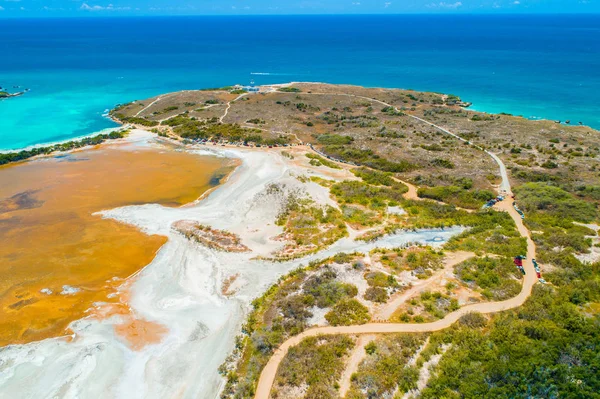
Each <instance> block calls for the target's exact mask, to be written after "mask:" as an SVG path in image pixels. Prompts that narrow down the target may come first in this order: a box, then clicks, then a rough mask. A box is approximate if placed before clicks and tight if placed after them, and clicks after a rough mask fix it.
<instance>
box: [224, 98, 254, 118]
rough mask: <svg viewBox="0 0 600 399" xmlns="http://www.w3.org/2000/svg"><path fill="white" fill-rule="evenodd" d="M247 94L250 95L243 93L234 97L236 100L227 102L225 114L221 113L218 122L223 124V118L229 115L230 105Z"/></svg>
mask: <svg viewBox="0 0 600 399" xmlns="http://www.w3.org/2000/svg"><path fill="white" fill-rule="evenodd" d="M248 94H250V93H243V94H240V95H239V96H237V97H236V98H234V99H233V100H231V101H228V102H227V108H225V112H224V113H223V115H221V117H220V118H219V122H220V123H223V119H225V117H226V116H227V114H228V113H229V108H231V103H232V102H235V101H237V100H239V99H240V98H242V97H244V96H247V95H248Z"/></svg>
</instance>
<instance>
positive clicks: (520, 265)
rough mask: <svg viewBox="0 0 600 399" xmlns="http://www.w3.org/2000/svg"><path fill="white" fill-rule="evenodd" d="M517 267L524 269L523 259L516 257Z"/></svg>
mask: <svg viewBox="0 0 600 399" xmlns="http://www.w3.org/2000/svg"><path fill="white" fill-rule="evenodd" d="M513 262H514V263H515V265H517V266H519V267H523V258H522V257H520V256H517V257H515V259H514V261H513Z"/></svg>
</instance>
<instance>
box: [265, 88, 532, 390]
mask: <svg viewBox="0 0 600 399" xmlns="http://www.w3.org/2000/svg"><path fill="white" fill-rule="evenodd" d="M311 94H327V93H311ZM341 95H346V96H350V97H358V98H364V99H367V100H370V101H375V102H378V103H380V104H383V105H386V106H389V104H386V103H385V102H383V101H379V100H374V99H372V98H368V97H363V96H355V95H348V94H341ZM409 116H411V117H413V118H415V119H417V120H419V121H422V122H424V123H427V124H429V125H431V126H433V127H436V128H438V129H439V130H441V131H442V132H444V133H447V134H449V135H451V136H454V137H456V138H458V139H459V140H461V141H467V140H465V139H463V138H461V137H459V136H457V135H455V134H454V133H452V132H450V131H448V130H446V129H444V128H442V127H440V126H437V125H435V124H433V123H431V122H428V121H425V120H423V119H421V118H419V117H417V116H413V115H409ZM477 148H480V147H477ZM484 151H485V150H484ZM485 153H486V154H488V155H489V156H491V157H492V159H493V160H494V161H495V162H496V163H497V164H498V166H499V168H500V174H501V177H502V183H501V185H500V187H499V190H500V192H501V193H505V194H510V193H511V189H510V182H509V180H508V174H507V172H506V167H505V166H504V163H503V162H502V160H500V158H498V157H497V156H496V155H495V154H492V153H490V152H488V151H485ZM408 187H409V190H410V185H409V186H408ZM413 187H414V186H413ZM494 208H495V209H496V210H499V211H504V212H508V214H509V215H510V216H511V218H512V219H513V220H514V222H515V224H516V226H517V230H518V231H519V233H520V234H521V236H522V237H524V238H526V240H527V259H526V260H524V261H523V267H524V269H525V276H524V278H523V285H522V288H521V292H519V294H518V295H517V296H515V297H513V298H510V299H507V300H505V301H500V302H485V303H476V304H471V305H466V306H464V307H462V308H460V309H458V310H457V311H455V312H452V313H449V314H448V315H446V317H444V318H443V319H440V320H436V321H434V322H431V323H422V324H413V323H368V324H362V325H353V326H338V327H333V326H327V327H315V328H311V329H309V330H306V331H304V332H302V333H301V334H299V335H296V336H294V337H291V338H289V339H288V340H287V341H285V342H284V343H283V344H282V345H281V346H280V347H279V348H278V349H277V350H276V351H275V352H274V353H273V356H271V358H270V359H269V362H268V363H267V365H266V366H265V368H264V369H263V370H262V372H261V374H260V378H259V380H258V385H257V387H256V394H255V396H254V398H255V399H268V398H269V395H270V392H271V388H272V386H273V383H274V381H275V376H276V375H277V369H278V367H279V364H280V363H281V361H282V360H283V358H284V357H285V355H286V354H287V352H288V350H289V348H291V347H293V346H295V345H297V344H299V343H300V342H301V341H302V340H303V339H304V338H307V337H313V336H317V335H335V334H386V333H414V332H433V331H439V330H443V329H445V328H448V327H450V326H451V325H452V324H454V323H455V322H456V321H458V319H460V318H461V317H462V316H464V315H465V314H467V313H470V312H480V313H484V314H489V313H496V312H501V311H504V310H510V309H514V308H516V307H519V306H521V305H523V303H525V301H526V300H527V298H528V297H529V296H530V295H531V291H532V289H533V285H534V284H535V283H536V282H537V278H536V274H535V269H534V267H533V263H532V262H531V259H533V258H535V251H536V248H535V244H534V242H533V240H532V239H531V235H530V233H529V230H528V229H527V228H526V227H525V225H524V224H523V220H522V219H521V216H520V215H519V214H518V213H517V211H516V210H515V209H514V208H513V206H512V199H511V198H510V197H508V198H506V199H504V200H503V201H500V202H498V203H497V204H496V205H495V206H494Z"/></svg>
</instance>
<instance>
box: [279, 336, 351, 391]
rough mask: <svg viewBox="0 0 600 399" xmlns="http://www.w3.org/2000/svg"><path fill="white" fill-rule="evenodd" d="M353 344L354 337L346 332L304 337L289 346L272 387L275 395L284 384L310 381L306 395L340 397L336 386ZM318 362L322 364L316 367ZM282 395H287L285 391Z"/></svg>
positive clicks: (299, 385)
mask: <svg viewBox="0 0 600 399" xmlns="http://www.w3.org/2000/svg"><path fill="white" fill-rule="evenodd" d="M353 347H354V341H353V340H352V339H351V338H349V337H347V336H343V335H341V336H323V337H309V338H306V339H304V340H303V341H302V342H301V343H300V344H299V345H297V346H295V347H293V348H290V350H289V352H288V354H287V356H286V357H285V359H284V360H283V362H282V363H281V366H280V367H279V370H278V372H277V377H276V379H275V386H274V389H273V391H272V395H273V397H278V391H279V390H282V389H281V388H280V387H282V386H286V385H288V386H292V387H302V386H303V385H307V386H308V389H307V390H306V394H305V395H304V396H303V398H304V399H337V398H338V393H337V391H336V390H335V387H336V385H337V381H338V380H339V378H340V377H341V375H342V372H343V371H344V366H345V356H346V355H347V354H348V353H349V352H350V350H351V349H352V348H353ZM316 364H318V365H319V367H314V366H315V365H316ZM282 393H283V392H282ZM282 396H283V397H285V394H283V395H282Z"/></svg>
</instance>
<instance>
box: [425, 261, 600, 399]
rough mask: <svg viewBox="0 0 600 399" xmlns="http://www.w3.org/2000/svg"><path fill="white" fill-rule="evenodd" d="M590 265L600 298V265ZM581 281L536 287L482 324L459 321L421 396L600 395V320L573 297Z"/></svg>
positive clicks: (445, 334) (447, 333) (446, 334)
mask: <svg viewBox="0 0 600 399" xmlns="http://www.w3.org/2000/svg"><path fill="white" fill-rule="evenodd" d="M599 270H600V265H599V264H597V263H596V264H595V265H593V266H589V273H588V274H587V275H580V276H578V277H579V278H584V279H586V280H588V281H589V278H590V275H591V278H592V282H593V284H594V287H595V290H592V291H590V294H591V295H590V297H589V300H591V301H596V302H597V301H599V300H600V286H599V285H598V284H599V283H598V271H599ZM580 284H583V285H586V284H587V283H585V282H584V280H579V281H576V282H575V281H574V283H572V284H569V285H567V286H564V287H563V288H561V289H560V290H557V289H556V288H553V287H550V286H540V285H537V286H536V287H535V288H534V292H533V295H532V297H531V298H530V299H529V300H528V301H527V302H526V303H525V305H524V306H522V307H521V308H519V309H515V310H512V311H509V312H506V313H504V314H500V315H497V316H495V317H494V319H493V321H492V322H491V323H490V325H489V326H485V328H470V327H468V326H456V327H455V328H454V329H452V330H449V331H445V332H443V333H441V335H442V336H443V340H444V341H445V342H447V343H450V344H451V349H450V350H449V351H448V352H447V353H446V354H445V355H444V357H443V358H442V360H441V362H440V364H439V366H438V367H437V369H436V372H435V374H434V376H433V378H432V379H431V380H430V381H429V383H428V386H427V388H426V389H425V390H424V391H423V394H422V396H421V397H422V398H426V399H428V398H431V399H433V398H441V397H445V398H465V397H485V398H523V397H530V398H561V397H565V398H599V397H600V394H599V392H600V358H599V357H598V348H599V347H600V329H599V328H598V326H599V325H600V318H599V317H598V311H596V312H594V313H593V314H589V313H588V314H586V312H585V308H582V307H581V305H580V304H579V303H578V300H577V299H575V298H576V296H575V297H574V296H573V292H574V291H575V292H576V291H577V290H579V285H580Z"/></svg>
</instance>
